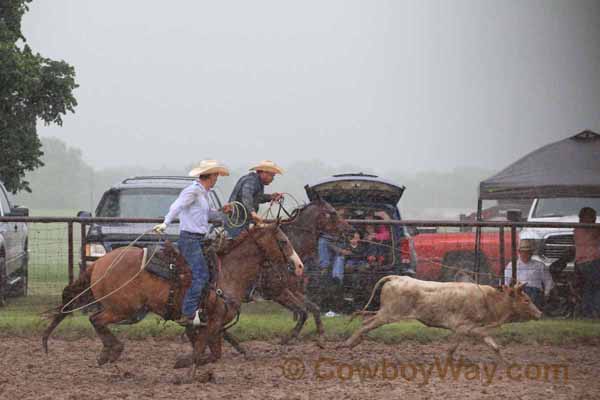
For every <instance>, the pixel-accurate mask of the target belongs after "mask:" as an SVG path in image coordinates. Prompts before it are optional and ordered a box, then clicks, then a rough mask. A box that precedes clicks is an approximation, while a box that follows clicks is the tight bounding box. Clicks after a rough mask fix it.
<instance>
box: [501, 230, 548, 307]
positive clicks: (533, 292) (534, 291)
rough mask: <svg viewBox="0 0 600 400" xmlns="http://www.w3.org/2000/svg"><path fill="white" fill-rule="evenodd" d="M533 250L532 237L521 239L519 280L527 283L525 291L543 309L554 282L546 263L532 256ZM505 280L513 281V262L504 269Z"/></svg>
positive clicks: (507, 281) (506, 281) (518, 265)
mask: <svg viewBox="0 0 600 400" xmlns="http://www.w3.org/2000/svg"><path fill="white" fill-rule="evenodd" d="M533 251H534V244H533V242H532V241H531V240H530V239H521V241H520V242H519V259H518V261H517V281H519V282H521V283H526V284H527V286H525V288H524V289H523V291H524V292H525V293H526V294H527V295H528V296H529V298H530V299H531V301H533V303H534V304H535V305H536V306H537V307H538V308H540V309H541V308H542V305H543V302H544V295H546V296H548V294H549V293H550V289H552V286H553V282H552V276H551V275H550V271H549V270H548V268H546V265H545V264H544V263H543V262H541V261H537V260H533V259H532V258H531V256H532V255H533ZM504 281H505V283H506V284H507V285H508V284H510V283H511V281H512V263H510V262H509V263H508V264H507V265H506V268H505V269H504ZM515 283H516V282H515Z"/></svg>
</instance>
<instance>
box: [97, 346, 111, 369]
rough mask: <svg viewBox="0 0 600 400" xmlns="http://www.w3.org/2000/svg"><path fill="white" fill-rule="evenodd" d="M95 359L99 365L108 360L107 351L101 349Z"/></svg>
mask: <svg viewBox="0 0 600 400" xmlns="http://www.w3.org/2000/svg"><path fill="white" fill-rule="evenodd" d="M97 360H98V365H99V366H101V365H104V364H106V363H107V362H108V352H107V351H104V350H102V353H100V355H99V356H98V358H97Z"/></svg>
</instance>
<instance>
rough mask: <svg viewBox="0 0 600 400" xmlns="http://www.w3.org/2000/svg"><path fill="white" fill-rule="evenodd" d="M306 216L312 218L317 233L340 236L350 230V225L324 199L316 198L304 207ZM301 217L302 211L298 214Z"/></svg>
mask: <svg viewBox="0 0 600 400" xmlns="http://www.w3.org/2000/svg"><path fill="white" fill-rule="evenodd" d="M305 213H306V218H307V219H312V220H313V221H314V222H313V224H314V226H315V228H316V230H317V233H318V234H323V233H324V234H328V235H331V236H341V235H344V234H347V233H349V232H350V231H352V227H351V226H350V224H348V223H347V222H346V221H345V220H344V218H342V216H341V215H340V214H339V213H338V212H337V210H336V209H335V208H333V206H332V205H331V204H329V203H328V202H326V201H325V200H323V199H321V198H317V199H316V200H313V201H311V202H310V203H309V204H308V206H307V207H306V208H305ZM298 217H299V218H302V213H301V214H300V215H299V216H298Z"/></svg>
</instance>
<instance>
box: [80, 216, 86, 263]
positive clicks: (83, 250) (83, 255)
mask: <svg viewBox="0 0 600 400" xmlns="http://www.w3.org/2000/svg"><path fill="white" fill-rule="evenodd" d="M85 227H86V224H85V222H81V249H80V250H79V251H80V252H81V254H80V255H79V262H80V265H81V266H83V268H84V269H85V267H86V265H85V262H86V260H85V257H86V254H85V245H86V244H87V242H86V241H85ZM80 268H81V267H80ZM79 272H80V273H81V271H79Z"/></svg>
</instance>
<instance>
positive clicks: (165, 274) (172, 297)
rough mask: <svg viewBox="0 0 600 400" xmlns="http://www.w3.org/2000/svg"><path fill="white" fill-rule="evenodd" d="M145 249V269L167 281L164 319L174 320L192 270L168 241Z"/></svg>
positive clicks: (179, 314) (179, 309)
mask: <svg viewBox="0 0 600 400" xmlns="http://www.w3.org/2000/svg"><path fill="white" fill-rule="evenodd" d="M145 251H146V257H147V258H148V260H147V261H146V266H145V271H146V272H148V273H150V274H152V275H154V276H156V277H158V278H160V279H163V280H165V281H168V282H169V297H168V299H167V304H166V310H165V315H164V319H165V320H167V321H168V320H175V319H177V318H179V317H180V316H181V303H182V302H183V297H184V295H185V292H186V291H187V289H188V288H189V287H190V286H191V283H192V272H191V270H190V268H189V267H188V266H187V265H186V264H185V261H183V259H182V258H180V257H181V256H180V255H179V252H178V251H177V250H176V249H175V247H174V246H173V245H172V244H171V242H169V241H167V242H165V243H164V244H163V245H155V246H149V247H147V248H146V249H145ZM178 258H180V259H178ZM182 261H183V262H182Z"/></svg>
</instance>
